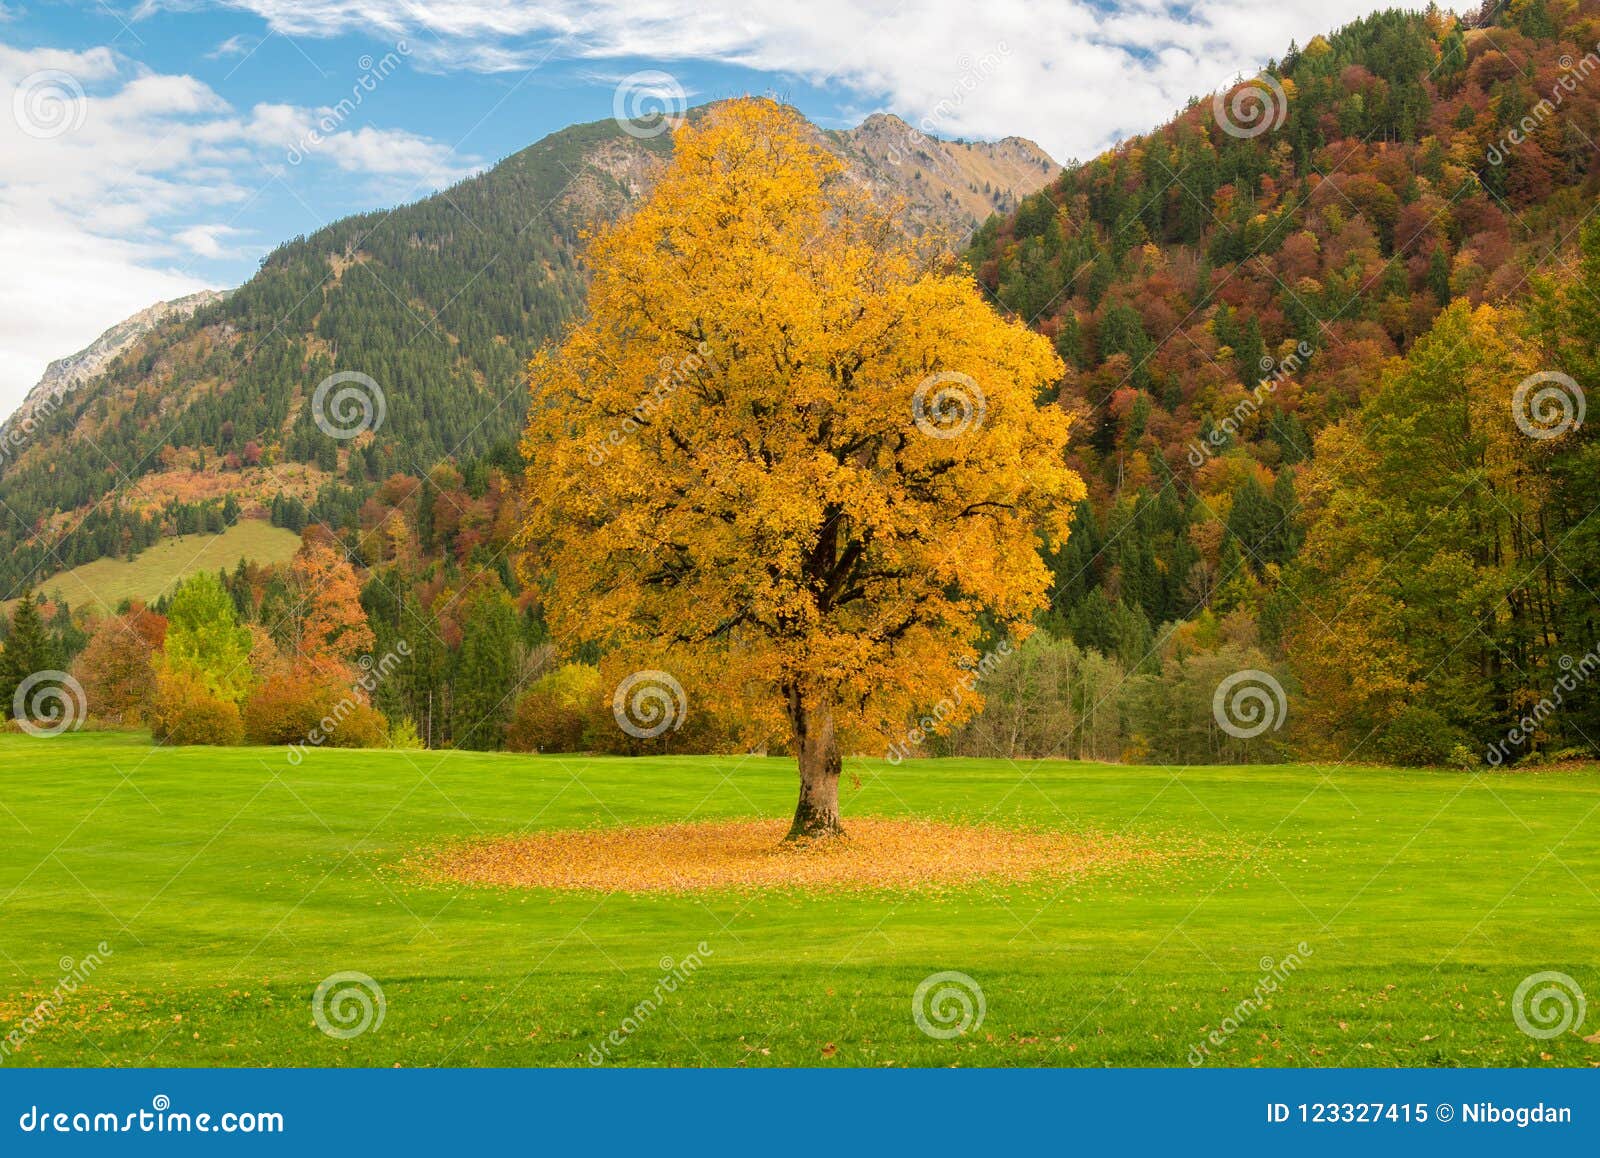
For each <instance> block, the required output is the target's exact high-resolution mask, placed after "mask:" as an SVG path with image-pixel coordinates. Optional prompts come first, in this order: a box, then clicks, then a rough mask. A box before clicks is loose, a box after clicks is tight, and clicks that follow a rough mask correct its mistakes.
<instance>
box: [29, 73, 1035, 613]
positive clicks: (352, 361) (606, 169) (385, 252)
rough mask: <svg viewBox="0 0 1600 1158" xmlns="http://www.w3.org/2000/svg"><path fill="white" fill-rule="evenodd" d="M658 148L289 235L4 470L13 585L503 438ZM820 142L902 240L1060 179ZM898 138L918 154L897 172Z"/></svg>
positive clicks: (848, 137) (106, 366)
mask: <svg viewBox="0 0 1600 1158" xmlns="http://www.w3.org/2000/svg"><path fill="white" fill-rule="evenodd" d="M714 107H715V105H714V104H713V105H703V106H698V107H696V108H695V109H691V110H688V112H687V114H686V115H687V116H688V117H690V118H694V117H699V116H704V115H707V114H708V112H710V111H711V110H712V109H714ZM664 129H665V126H664V125H659V124H657V125H651V124H642V125H628V126H623V125H620V124H618V123H617V122H615V121H597V122H592V123H588V124H580V125H572V126H569V127H567V128H565V129H562V130H559V131H557V132H555V133H551V134H548V135H547V136H546V137H544V138H541V139H540V140H539V141H536V142H534V143H532V144H530V145H528V146H527V147H525V148H523V149H521V150H519V151H517V152H516V153H513V154H511V155H509V156H508V157H506V158H504V159H503V160H501V161H500V162H498V163H497V164H495V165H494V166H492V167H490V168H488V169H486V170H484V171H482V172H480V173H478V174H475V175H474V176H472V177H469V178H467V179H466V180H464V181H462V182H459V183H458V184H456V185H454V186H451V187H450V188H448V189H445V190H441V191H439V192H438V193H435V194H433V195H431V196H429V197H425V198H422V199H420V200H418V201H415V202H411V203H408V204H405V205H401V206H396V207H394V208H392V209H389V210H380V211H374V212H369V213H363V214H355V215H352V216H349V217H346V218H341V219H340V220H338V221H335V222H333V223H331V224H329V225H328V226H325V227H323V228H321V229H319V230H317V231H315V232H314V233H312V234H309V235H303V236H300V237H295V238H291V239H289V240H287V241H285V242H284V243H283V244H282V245H280V246H279V247H278V248H276V249H275V250H274V251H273V252H272V253H271V254H269V255H268V256H267V258H266V259H264V260H263V262H262V263H261V267H260V269H259V270H258V271H257V272H256V274H255V275H253V276H252V277H251V278H249V279H248V280H247V281H246V282H244V283H243V284H242V285H241V286H239V287H237V288H236V289H235V290H233V291H231V292H230V293H229V294H228V295H226V297H225V298H221V299H216V300H209V301H205V302H202V303H201V304H200V306H199V308H197V309H195V310H193V311H192V312H189V313H187V314H185V315H184V316H177V315H173V316H167V317H164V318H162V319H161V320H159V321H157V323H156V324H155V325H153V326H151V327H149V328H148V329H146V330H144V331H143V332H141V333H139V334H137V335H136V336H135V337H134V339H133V341H132V342H131V343H129V344H128V345H126V346H125V347H123V348H121V349H120V350H119V351H118V353H117V354H116V355H114V356H112V357H110V358H107V359H104V360H102V364H101V365H100V366H99V367H98V369H99V373H98V374H97V375H95V376H93V378H92V381H91V382H90V383H89V384H88V385H87V386H86V387H80V388H78V389H75V390H74V391H72V392H70V394H69V395H68V396H66V397H64V399H63V403H62V405H61V406H60V407H59V408H58V409H57V410H55V411H53V412H52V413H51V414H50V415H48V416H47V417H44V418H43V419H42V421H40V422H38V423H36V424H33V425H36V426H37V429H36V430H34V431H33V432H32V436H31V437H30V438H29V439H26V440H23V441H22V442H21V443H20V444H19V445H18V446H17V447H16V448H15V453H13V454H12V455H10V456H8V457H7V459H6V460H5V461H4V462H3V463H0V502H3V503H4V509H3V511H0V517H3V522H0V548H4V550H3V551H0V576H3V577H4V579H5V582H4V583H3V584H0V587H4V588H5V590H6V593H7V594H14V592H13V591H12V590H11V589H12V588H14V587H16V586H17V585H18V584H19V583H24V582H28V581H31V580H34V579H37V578H40V577H42V576H43V575H45V574H47V573H51V572H54V571H57V570H61V569H66V568H68V567H71V566H74V565H77V564H80V563H84V562H87V561H89V560H90V559H93V558H99V557H102V556H104V555H108V554H126V553H128V552H130V551H132V550H136V549H137V548H138V547H139V546H141V545H145V544H147V543H148V542H149V541H152V539H151V535H152V534H155V535H160V534H167V533H173V532H175V531H177V530H178V528H179V526H180V520H182V519H184V518H188V517H189V516H185V515H182V514H181V509H182V508H184V507H187V506H192V505H194V504H197V503H198V504H205V503H216V502H220V501H221V500H222V497H223V496H225V495H232V496H233V497H234V498H235V499H236V501H238V502H240V503H241V504H242V505H243V506H244V507H245V508H246V510H247V512H248V511H250V510H257V511H259V510H264V509H265V507H266V506H267V503H268V500H269V499H270V498H271V497H273V496H274V495H276V494H278V493H283V494H285V495H289V496H291V497H293V498H294V499H295V500H297V501H300V502H304V503H307V504H310V503H314V502H315V501H316V499H317V497H318V495H319V494H321V493H323V492H324V491H327V490H328V489H329V488H330V487H332V486H336V485H337V484H338V482H339V480H341V479H344V478H347V477H349V476H350V475H351V474H352V472H354V473H356V474H359V475H362V476H364V477H374V478H382V477H387V476H388V475H389V474H391V473H394V472H396V471H400V472H408V473H419V472H425V471H426V470H427V469H429V468H430V467H431V466H432V465H433V464H434V463H435V462H438V461H440V460H442V459H444V458H446V457H449V456H451V455H456V454H467V455H472V454H481V453H484V452H485V451H486V450H488V449H489V448H490V447H492V446H494V445H495V444H497V443H501V444H503V443H505V442H506V441H507V440H509V439H513V438H514V437H515V435H516V432H517V429H518V427H519V426H520V416H521V413H522V408H523V402H522V387H521V378H522V367H523V365H524V363H525V362H526V359H527V358H528V357H529V356H530V355H531V354H532V352H533V350H534V349H536V348H537V347H538V345H539V344H541V343H542V342H545V341H548V340H549V339H551V338H553V337H555V336H556V335H557V334H559V333H560V332H561V330H562V328H563V327H564V326H565V325H566V323H567V322H569V321H570V320H572V319H573V318H574V317H576V316H577V314H578V312H579V311H580V310H581V309H582V303H583V293H584V286H585V282H586V276H587V275H586V269H585V266H584V259H583V253H582V236H583V234H584V232H585V231H586V230H588V229H590V228H592V227H593V226H594V225H595V224H597V223H602V222H605V221H608V220H613V219H615V218H616V217H617V216H619V215H620V214H622V213H624V212H626V211H627V209H628V207H629V206H630V205H631V204H633V203H634V202H635V201H636V200H637V199H638V198H639V197H641V196H643V195H644V194H645V193H647V192H648V190H649V188H650V187H651V185H652V183H653V181H654V179H655V176H656V174H658V173H659V172H660V171H661V169H662V167H663V166H664V164H665V158H666V156H667V153H668V151H669V150H670V147H671V137H670V134H668V133H666V132H665V131H664ZM816 132H817V135H818V139H819V140H821V141H823V142H824V143H825V144H826V145H827V146H828V147H829V148H830V149H832V150H833V151H834V152H835V153H836V154H837V155H839V156H840V157H841V159H842V160H843V161H844V162H845V164H846V168H847V171H848V172H849V173H850V174H851V176H852V178H853V179H855V180H859V181H861V182H862V183H863V184H865V185H867V186H868V187H870V188H872V189H873V190H874V191H876V192H877V193H879V194H880V195H882V196H883V197H884V198H886V199H891V200H895V201H897V202H899V203H901V204H902V205H903V206H904V208H905V211H906V214H907V220H908V222H909V223H910V224H911V225H912V227H914V228H917V229H922V228H937V229H940V230H943V231H945V232H947V233H951V234H955V235H956V236H958V237H960V236H964V235H966V234H968V233H970V231H971V229H972V228H973V227H974V226H975V225H976V224H977V223H978V222H980V221H981V220H982V219H984V218H985V217H986V216H987V215H988V213H989V211H990V210H992V209H994V208H999V207H1005V206H1009V205H1010V204H1012V203H1014V202H1015V201H1016V200H1017V199H1019V198H1020V196H1021V195H1022V194H1024V193H1026V192H1029V191H1031V190H1032V189H1035V188H1038V187H1040V186H1042V185H1043V184H1044V182H1045V181H1046V180H1048V179H1049V178H1050V177H1052V176H1054V175H1055V174H1056V173H1058V172H1059V166H1057V165H1056V164H1055V162H1054V161H1053V160H1051V159H1050V158H1049V157H1048V155H1046V154H1045V153H1044V152H1043V150H1041V149H1039V148H1038V147H1037V146H1036V145H1032V144H1031V143H1029V142H1023V141H1021V140H1020V139H1008V141H1006V142H996V143H994V144H992V145H990V144H973V143H970V142H942V141H939V140H937V139H935V138H932V137H922V136H920V135H916V136H913V135H912V130H910V128H909V126H906V125H905V124H904V122H903V121H898V120H897V119H893V120H891V119H889V118H883V117H880V118H869V120H868V122H865V123H864V124H863V125H862V126H858V127H857V128H856V129H852V130H842V131H841V130H836V131H831V132H830V131H825V130H822V129H820V128H819V129H817V130H816ZM891 137H892V138H896V139H899V140H902V141H905V142H912V143H914V144H915V145H916V147H917V148H916V151H914V152H910V151H908V153H907V157H906V159H905V160H904V162H903V163H901V164H892V163H889V161H888V159H887V154H886V149H887V147H888V145H887V141H888V138H891ZM153 308H154V307H153ZM336 371H358V372H360V373H362V374H365V375H367V376H369V377H370V378H371V379H372V380H373V381H375V382H376V383H378V384H379V388H380V389H381V390H382V391H383V404H384V410H385V414H386V418H385V424H384V426H383V427H382V428H380V429H378V430H377V431H376V432H375V433H373V434H363V435H362V436H361V437H359V438H356V439H353V440H351V441H350V442H349V443H348V444H344V443H341V442H339V441H336V440H333V439H329V438H328V437H326V436H325V435H324V434H323V433H322V431H321V430H320V429H318V427H317V426H316V424H315V421H314V418H313V416H312V414H311V413H310V411H311V409H312V408H311V406H310V401H311V396H312V394H313V387H314V386H315V385H316V384H317V383H318V382H319V381H320V380H323V379H325V378H327V377H328V376H329V375H331V374H333V373H335V372H336ZM352 462H353V463H354V465H352ZM329 501H330V502H331V501H332V500H331V499H330V500H329ZM201 521H202V522H203V521H204V520H203V519H202V520H201ZM152 527H153V528H154V530H152Z"/></svg>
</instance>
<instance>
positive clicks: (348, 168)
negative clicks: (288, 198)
mask: <svg viewBox="0 0 1600 1158" xmlns="http://www.w3.org/2000/svg"><path fill="white" fill-rule="evenodd" d="M328 112H329V110H316V109H304V108H299V107H296V106H292V105H258V106H256V107H255V108H254V109H252V110H250V111H249V112H248V113H246V114H241V113H240V112H239V111H238V110H236V109H234V108H233V107H232V106H231V105H230V104H229V103H228V102H227V101H226V100H224V99H223V98H222V97H221V96H220V95H219V94H217V93H216V92H215V91H213V90H212V89H211V88H210V87H209V86H208V85H206V84H203V83H202V82H200V81H199V80H196V79H195V78H194V77H191V76H178V75H169V74H162V73H156V72H152V71H150V70H148V69H145V68H143V67H141V66H139V65H138V64H137V63H135V62H132V61H129V60H127V59H125V58H123V57H121V56H120V55H118V54H115V53H113V52H112V51H111V50H109V49H107V48H94V49H90V50H88V51H84V52H71V51H64V50H59V49H53V48H40V49H30V50H23V49H18V48H13V47H10V46H7V45H5V44H3V43H0V156H3V157H4V158H5V164H4V167H3V168H0V269H4V270H5V271H6V273H7V277H6V278H5V279H4V285H3V287H0V414H9V413H10V412H11V410H12V409H13V408H14V407H15V406H16V404H17V403H18V402H20V401H21V399H22V396H23V395H24V394H25V393H26V391H27V390H28V388H29V387H30V386H32V385H33V383H34V382H35V381H37V380H38V377H39V375H40V373H42V371H43V369H44V367H45V365H46V363H48V362H49V361H50V360H52V359H54V358H58V357H61V356H63V355H65V354H70V353H72V352H74V351H76V350H78V349H81V348H82V347H83V346H85V345H87V344H88V343H89V342H90V341H92V340H93V339H94V338H95V337H96V336H98V335H99V333H100V332H101V331H103V330H104V329H106V328H107V327H109V326H112V325H114V324H115V323H117V322H119V321H121V320H122V319H123V318H125V317H127V316H128V315H130V314H132V313H135V312H136V311H138V310H141V309H143V308H145V307H146V306H148V305H150V304H151V303H153V302H155V301H158V300H162V299H166V298H172V297H176V296H179V295H182V294H186V293H192V292H193V291H195V290H197V289H201V288H205V287H206V286H207V285H208V281H207V278H206V277H205V276H204V275H203V273H201V272H199V271H198V270H197V269H196V263H198V262H203V261H208V260H219V259H228V258H236V257H238V256H240V248H239V240H240V236H241V230H240V229H238V228H237V227H236V226H235V225H234V224H232V219H233V218H234V216H235V215H236V214H237V213H238V212H239V211H240V208H241V207H243V206H246V205H248V204H249V202H250V200H251V198H252V197H253V196H254V194H255V193H256V192H257V191H258V190H259V189H261V188H262V187H263V186H264V185H265V184H267V183H269V182H271V181H273V180H274V179H275V178H277V177H281V176H282V175H283V173H284V172H285V170H286V167H287V166H288V164H289V157H288V148H289V146H290V145H291V144H293V142H294V141H295V140H296V139H298V138H297V137H296V135H295V134H296V132H297V131H300V130H304V129H307V128H309V127H311V126H313V125H314V124H316V123H317V121H318V120H319V118H322V117H324V116H326V114H327V113H328ZM357 119H358V118H356V117H355V116H353V115H350V114H346V116H345V117H344V119H343V120H342V121H341V122H340V123H338V124H336V125H334V126H332V128H331V129H329V130H328V131H327V132H325V133H323V134H322V135H321V136H322V139H321V142H320V144H319V145H318V147H317V148H316V149H315V150H312V151H309V152H308V154H307V156H306V158H305V160H306V161H307V163H309V164H323V165H329V166H332V167H335V168H337V169H338V170H339V171H340V172H342V173H347V174H353V175H355V176H357V177H358V178H359V179H360V181H361V187H362V188H364V189H368V190H369V191H370V192H371V195H372V196H373V197H374V199H394V198H399V197H405V196H415V195H419V194H421V193H425V192H427V191H428V190H429V189H431V188H433V187H435V186H437V185H443V184H447V183H449V182H451V181H454V180H456V179H458V178H460V177H462V176H465V175H466V174H467V173H468V172H470V171H471V169H472V168H473V167H474V166H475V161H474V159H473V158H461V157H456V156H453V155H452V154H451V153H450V151H449V150H448V149H446V148H444V147H443V146H442V145H439V144H438V143H437V142H434V141H430V140H428V139H427V138H425V137H420V136H418V135H416V134H415V133H411V132H407V131H405V130H395V129H378V128H373V127H371V126H369V125H365V124H357V123H355V122H356V120H357Z"/></svg>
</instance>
